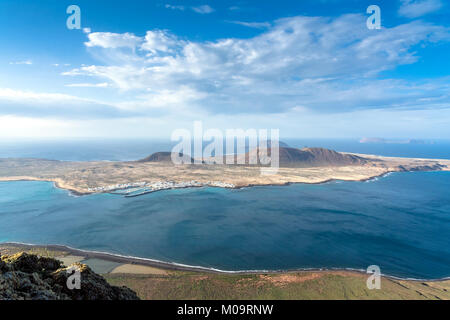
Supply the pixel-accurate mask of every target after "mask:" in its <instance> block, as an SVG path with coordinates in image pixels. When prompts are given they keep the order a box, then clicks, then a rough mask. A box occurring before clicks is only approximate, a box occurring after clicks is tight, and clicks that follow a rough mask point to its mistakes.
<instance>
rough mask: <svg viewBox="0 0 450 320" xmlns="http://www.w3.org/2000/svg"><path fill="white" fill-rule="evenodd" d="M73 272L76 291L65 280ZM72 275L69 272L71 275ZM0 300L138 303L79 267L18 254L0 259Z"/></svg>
mask: <svg viewBox="0 0 450 320" xmlns="http://www.w3.org/2000/svg"><path fill="white" fill-rule="evenodd" d="M69 269H70V270H76V271H78V272H79V274H80V276H81V285H80V289H72V290H71V289H69V288H68V287H67V279H68V278H69V277H70V275H71V272H67V271H68V270H69ZM72 272H73V271H72ZM0 300H139V298H138V296H137V295H136V293H135V292H134V291H132V290H131V289H128V288H126V287H116V286H111V285H110V284H108V282H106V280H105V279H104V278H103V277H102V276H100V275H98V274H96V273H95V272H93V271H92V270H91V269H90V268H89V267H88V266H87V265H84V264H81V263H75V264H72V265H71V266H69V267H65V266H64V265H63V264H62V262H61V261H58V260H56V259H53V258H47V257H40V256H37V255H34V254H28V253H24V252H19V253H16V254H14V255H10V256H9V255H3V256H2V257H1V259H0Z"/></svg>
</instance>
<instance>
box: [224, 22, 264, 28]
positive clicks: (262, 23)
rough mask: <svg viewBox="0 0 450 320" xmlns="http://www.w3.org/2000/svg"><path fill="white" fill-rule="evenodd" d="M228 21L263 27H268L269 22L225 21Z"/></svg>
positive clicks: (250, 26) (251, 26)
mask: <svg viewBox="0 0 450 320" xmlns="http://www.w3.org/2000/svg"><path fill="white" fill-rule="evenodd" d="M227 22H229V23H234V24H239V25H241V26H244V27H249V28H256V29H265V28H269V27H270V23H269V22H245V21H227Z"/></svg>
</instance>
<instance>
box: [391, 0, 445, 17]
mask: <svg viewBox="0 0 450 320" xmlns="http://www.w3.org/2000/svg"><path fill="white" fill-rule="evenodd" d="M400 1H401V6H400V9H399V11H398V13H399V14H400V15H401V16H404V17H408V18H417V17H421V16H423V15H426V14H428V13H431V12H435V11H437V10H439V9H440V8H442V6H443V3H442V1H441V0H400Z"/></svg>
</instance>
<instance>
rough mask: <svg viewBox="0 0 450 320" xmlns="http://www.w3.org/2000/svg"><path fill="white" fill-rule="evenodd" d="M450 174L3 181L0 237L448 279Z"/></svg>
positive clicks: (216, 263)
mask: <svg viewBox="0 0 450 320" xmlns="http://www.w3.org/2000/svg"><path fill="white" fill-rule="evenodd" d="M449 230H450V172H414V173H395V174H391V175H388V176H386V177H383V178H379V179H376V180H373V181H369V182H331V183H326V184H319V185H306V184H295V185H290V186H267V187H252V188H245V189H240V190H228V189H220V188H200V189H179V190H168V191H160V192H156V193H152V194H148V195H145V196H141V197H136V198H124V197H122V196H119V195H111V194H96V195H89V196H82V197H74V196H71V195H70V194H69V193H68V192H67V191H64V190H61V189H56V188H54V186H53V184H52V183H49V182H36V181H34V182H31V181H17V182H0V242H5V241H15V242H24V243H33V244H63V245H68V246H70V247H74V248H78V249H84V250H95V251H104V252H110V253H115V254H121V255H127V256H136V257H141V258H149V259H156V260H160V261H164V262H174V263H181V264H186V265H192V266H202V267H206V268H215V269H220V270H227V271H237V270H290V269H302V268H354V269H365V268H367V267H368V266H369V265H373V264H375V265H378V266H379V267H380V269H381V272H382V273H384V274H388V275H393V276H398V277H402V278H420V279H436V278H443V277H449V276H450V233H449Z"/></svg>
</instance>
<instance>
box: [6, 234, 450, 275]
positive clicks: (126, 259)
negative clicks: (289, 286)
mask: <svg viewBox="0 0 450 320" xmlns="http://www.w3.org/2000/svg"><path fill="white" fill-rule="evenodd" d="M0 245H4V246H16V247H28V248H45V249H48V250H59V251H66V252H68V253H69V254H73V255H79V256H84V257H86V258H97V259H100V260H106V261H112V262H118V263H124V264H125V263H126V264H130V263H131V264H137V265H143V266H149V267H155V268H161V269H169V270H179V271H195V272H208V273H222V274H269V273H272V274H277V273H289V272H327V271H350V272H357V273H364V274H366V273H367V272H366V270H364V269H359V268H351V267H346V268H340V267H318V268H292V269H254V270H223V269H218V268H211V267H203V266H195V265H188V264H183V263H178V262H166V261H162V260H157V259H150V258H142V257H135V256H128V255H121V254H116V253H109V252H104V251H96V250H84V249H77V248H73V247H70V246H67V245H62V244H47V245H44V244H31V243H24V242H14V241H13V242H0ZM381 276H383V277H385V278H389V279H395V280H408V281H427V282H436V281H446V280H450V276H448V277H443V278H432V279H426V278H411V277H398V276H394V275H389V274H384V273H382V274H381Z"/></svg>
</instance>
